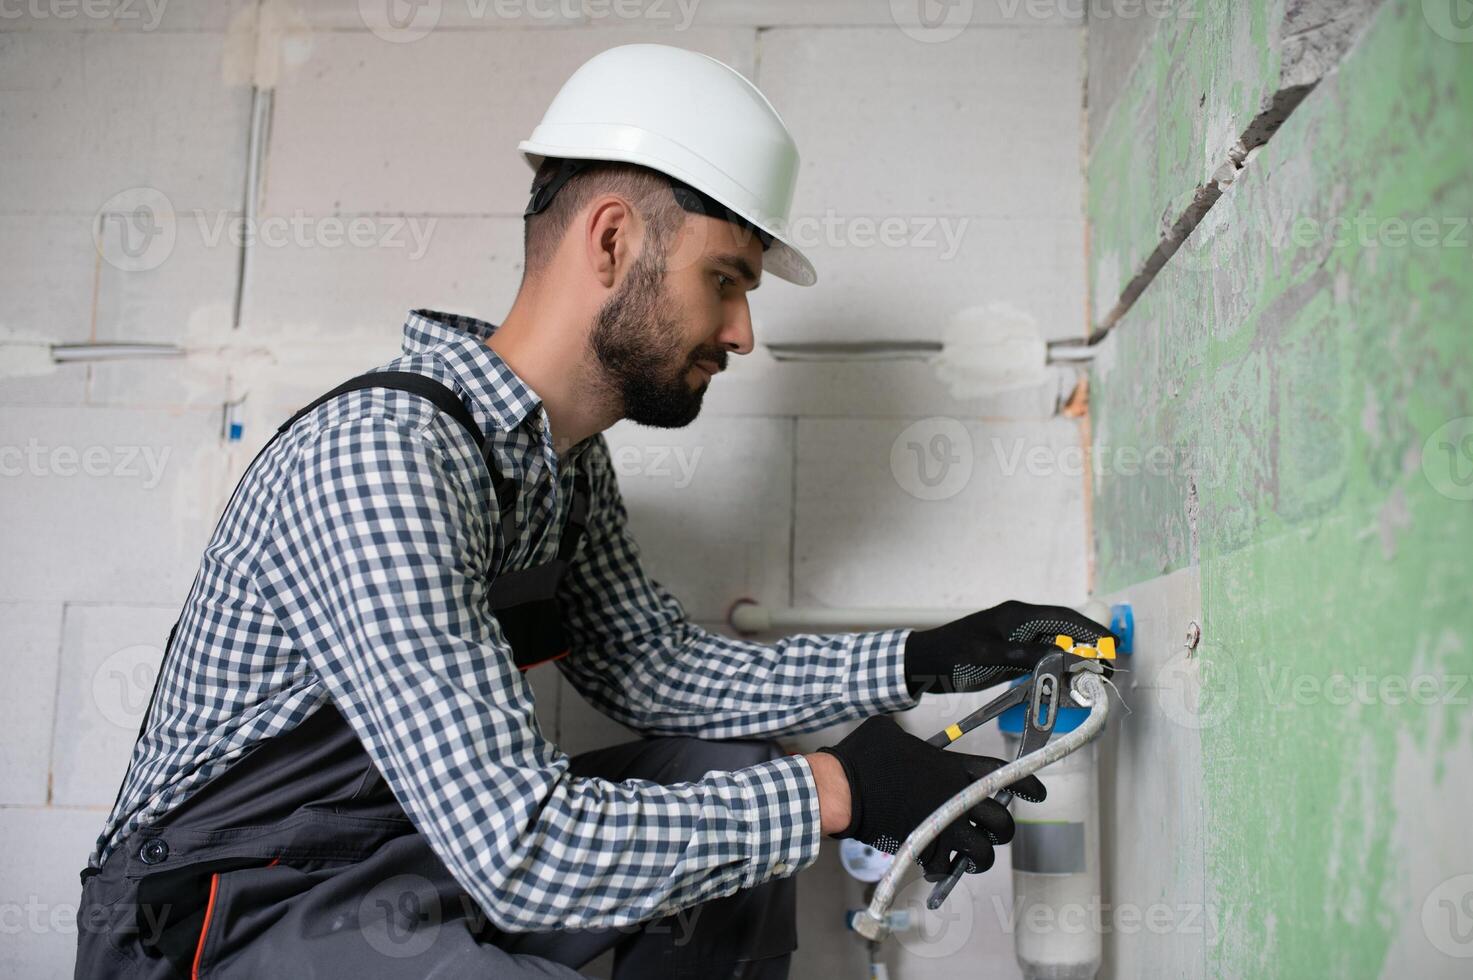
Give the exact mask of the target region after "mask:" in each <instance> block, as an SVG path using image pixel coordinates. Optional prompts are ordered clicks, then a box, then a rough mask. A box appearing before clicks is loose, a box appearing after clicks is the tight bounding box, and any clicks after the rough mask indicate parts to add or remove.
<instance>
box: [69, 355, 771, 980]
mask: <svg viewBox="0 0 1473 980" xmlns="http://www.w3.org/2000/svg"><path fill="white" fill-rule="evenodd" d="M373 386H379V387H393V388H400V389H403V390H406V391H411V392H414V393H416V394H420V395H423V396H424V397H426V398H430V399H431V400H433V401H434V402H435V404H436V405H437V406H438V407H439V408H441V409H442V410H443V411H445V412H446V413H448V414H450V415H452V416H453V417H454V418H455V419H456V420H457V421H458V422H460V423H461V424H462V425H463V426H465V427H466V428H467V430H468V431H469V432H470V433H471V434H472V436H473V437H474V438H475V439H476V444H477V445H483V444H484V442H483V438H482V434H481V432H480V430H479V427H477V426H476V424H475V421H474V418H473V417H472V416H471V413H470V411H469V409H467V408H466V406H465V404H464V402H462V401H461V400H460V398H459V397H458V396H457V395H456V394H455V393H454V392H453V391H451V390H450V389H449V388H446V387H445V386H443V385H441V384H439V383H438V382H436V381H433V380H432V379H430V378H427V377H424V376H422V375H418V374H412V373H406V372H375V373H370V374H366V375H362V376H360V377H358V378H354V379H351V380H350V381H348V382H346V383H344V384H343V385H341V386H339V387H338V388H336V389H334V390H333V391H331V392H328V393H327V394H326V395H323V396H322V397H321V398H319V399H317V400H316V401H314V402H313V403H312V404H311V405H309V406H307V407H306V408H304V409H302V411H300V412H298V413H297V414H296V415H294V416H292V418H291V419H289V420H288V421H287V422H286V423H285V424H283V425H282V426H281V427H280V428H279V429H278V430H277V433H276V435H280V434H281V433H283V432H285V431H286V430H287V429H289V428H290V427H291V425H292V424H293V423H295V422H296V421H297V419H299V418H301V417H302V416H303V415H305V414H306V413H307V412H309V411H311V410H312V409H313V408H316V407H317V406H318V405H320V404H321V403H322V402H324V401H326V400H328V399H329V398H334V397H337V396H338V395H341V394H344V393H346V392H348V391H353V390H357V389H360V388H364V387H373ZM275 437H276V436H273V437H272V438H273V439H274V438H275ZM268 445H269V443H268ZM262 451H263V452H264V449H263V450H262ZM258 458H259V457H258ZM493 477H494V479H495V487H496V493H497V499H498V505H499V506H500V508H501V510H502V512H503V513H506V512H508V511H509V509H510V507H511V504H512V502H513V501H514V497H512V496H511V495H512V494H513V493H514V492H515V484H512V483H511V481H504V480H502V479H501V478H500V475H499V474H495V473H494V470H493ZM508 484H510V485H508ZM588 493H589V489H588V483H587V479H586V477H585V476H584V475H583V474H581V473H580V474H579V475H578V477H577V479H576V480H575V489H574V495H573V500H572V503H571V506H570V508H569V517H568V522H567V525H566V528H565V530H564V532H563V536H562V539H561V540H560V542H559V545H558V552H557V557H556V558H555V559H553V560H552V561H549V562H547V563H545V564H543V565H539V566H536V567H534V568H529V569H524V570H520V571H517V572H511V573H507V574H504V575H501V576H499V577H498V578H497V580H496V581H495V582H493V583H492V587H491V590H490V593H489V601H490V604H491V606H492V608H493V609H494V610H495V612H496V616H497V619H498V621H499V623H500V625H501V627H502V630H503V632H504V634H505V635H506V637H507V639H508V641H509V642H510V644H511V646H512V652H513V659H514V661H515V662H516V665H517V666H518V667H519V668H521V669H523V670H526V669H529V668H530V667H533V666H535V665H537V664H539V663H544V662H546V661H548V660H551V659H555V658H556V657H557V656H560V655H561V654H563V653H566V652H567V642H566V639H565V634H564V631H563V628H562V623H561V617H560V615H559V612H558V606H557V600H556V598H555V593H556V590H557V587H558V583H559V582H560V580H561V579H562V576H563V574H564V573H565V572H566V570H567V568H568V565H569V563H570V562H571V560H572V558H573V554H574V552H575V551H576V550H577V547H578V543H579V540H580V538H581V535H582V533H583V528H584V524H585V520H586V515H587V510H588ZM177 629H178V624H177V623H176V624H175V630H174V631H171V632H170V634H169V642H168V643H167V644H166V646H165V650H164V656H165V657H167V656H168V655H169V650H170V648H172V646H173V639H174V636H175V632H176V631H177ZM160 676H162V670H161V671H160ZM154 693H155V696H156V695H157V686H155V692H154ZM149 710H150V711H151V710H152V701H150V705H149ZM147 724H148V712H145V714H144V728H141V729H140V736H141V734H142V732H143V730H145V729H146V726H147ZM778 754H779V751H778V749H777V748H776V746H774V745H773V744H772V743H770V742H763V741H731V742H703V741H698V740H695V739H685V738H667V739H651V740H645V741H641V742H634V743H626V744H624V745H619V746H614V747H612V748H609V749H604V750H599V751H596V752H592V753H587V754H585V755H581V756H578V757H575V758H574V760H573V762H572V766H571V767H570V772H571V773H572V774H573V775H575V776H600V777H603V778H607V779H614V780H616V781H618V780H623V779H630V778H640V779H653V780H656V781H659V782H662V783H667V784H668V783H673V782H680V781H684V780H689V779H698V778H700V776H701V774H703V773H704V772H706V771H708V770H711V769H723V770H728V771H730V770H735V769H739V768H743V767H745V766H749V765H755V764H758V763H761V762H764V761H767V760H769V759H772V758H776V757H777V755H778ZM82 882H83V894H82V902H81V904H80V906H79V908H78V915H77V918H78V947H77V948H78V952H77V966H76V974H75V975H76V977H78V978H79V980H80V978H94V977H127V978H149V980H155V978H157V980H163V978H177V977H188V978H193V977H201V978H207V977H216V978H221V980H233V978H247V977H251V978H254V977H263V978H265V977H270V978H275V977H281V978H292V980H296V978H309V977H310V978H353V980H369V978H376V977H394V978H398V977H406V978H407V977H416V978H418V977H457V978H458V977H507V978H520V977H575V976H578V974H577V973H575V972H574V970H573V969H572V967H578V966H581V965H583V964H584V963H585V962H587V961H588V960H590V959H592V958H594V957H595V956H597V955H598V954H599V953H601V952H603V951H604V950H606V949H609V948H613V947H615V946H618V947H619V950H620V952H619V960H620V962H619V966H618V968H617V969H618V975H619V976H620V977H626V976H627V977H651V978H654V977H667V976H668V977H686V976H690V977H697V976H699V977H702V978H703V980H714V978H715V977H722V976H732V977H749V978H756V977H762V978H764V980H765V978H774V977H784V976H786V973H787V961H788V955H787V954H789V953H790V952H791V951H792V950H793V949H794V948H795V947H796V944H797V943H796V935H795V927H794V887H793V884H794V883H793V880H792V879H791V878H789V879H781V880H774V881H769V882H766V883H764V884H762V885H759V886H757V887H756V888H753V889H749V890H747V891H744V892H740V893H738V894H736V895H732V896H728V897H727V898H723V899H718V900H716V901H713V902H708V903H706V904H705V905H702V906H698V907H697V908H696V909H693V910H688V911H687V912H686V913H683V914H682V915H679V916H675V917H672V918H671V919H668V920H658V921H656V922H653V923H646V924H643V926H642V927H639V928H636V927H629V928H626V929H621V930H613V929H607V930H583V931H576V932H575V931H570V932H562V933H557V932H554V933H535V934H507V933H502V932H500V931H499V930H498V929H497V928H496V927H495V926H494V925H493V924H491V923H490V922H489V921H488V919H487V917H486V916H485V914H484V912H483V911H482V910H481V909H480V907H479V906H478V905H477V904H476V903H475V902H474V900H473V899H472V898H471V897H470V895H469V894H468V893H466V892H465V890H464V889H463V888H461V886H460V885H459V884H458V883H457V882H456V881H455V879H454V878H453V877H452V876H451V875H450V873H449V871H448V869H447V868H446V867H445V865H444V863H443V862H442V861H441V860H440V859H439V857H438V856H437V855H436V854H435V853H434V852H433V851H432V850H431V848H430V846H429V844H428V842H427V841H426V839H425V838H424V837H423V835H421V834H420V833H419V832H418V830H417V829H416V828H415V826H414V825H413V823H412V822H411V821H410V818H409V817H408V815H407V814H406V813H405V812H404V810H403V808H402V807H401V806H400V805H399V803H398V801H397V800H396V799H395V798H394V796H393V793H392V792H391V791H390V790H389V788H388V784H387V783H386V782H385V781H384V779H383V777H382V775H381V774H380V772H379V770H378V768H377V767H376V766H375V765H374V764H373V762H372V760H371V759H370V758H369V756H368V754H367V752H365V751H364V749H363V747H362V745H361V743H360V742H359V741H358V738H357V736H356V735H354V734H353V731H352V729H351V728H350V727H349V726H348V724H347V722H346V721H345V720H344V719H343V717H342V715H341V714H340V713H339V712H338V710H337V709H336V707H334V706H333V704H332V703H331V702H330V701H329V702H327V703H325V704H324V705H322V706H321V707H320V708H318V709H317V710H316V711H314V712H313V713H312V714H311V715H310V716H309V717H308V718H307V719H306V720H304V721H303V722H302V723H301V724H300V725H298V726H297V727H296V728H294V729H292V730H291V731H289V732H285V733H283V734H281V735H278V736H275V737H273V738H269V739H265V740H263V741H262V742H260V743H258V744H257V745H256V746H254V747H253V748H251V749H250V750H248V751H247V752H246V753H245V754H244V755H242V756H241V758H240V759H238V760H237V761H236V762H234V763H233V764H232V765H231V766H230V768H229V769H227V770H226V771H225V772H224V773H223V774H221V775H219V776H217V777H215V778H213V779H211V780H210V781H209V782H208V783H206V784H205V785H204V786H203V787H201V788H200V789H199V790H197V791H196V792H195V793H194V794H193V795H191V796H190V797H189V798H188V799H186V800H185V801H184V802H183V803H182V804H180V805H179V806H177V807H175V808H174V809H173V810H171V811H169V812H168V813H166V814H165V815H164V816H163V817H161V818H160V819H159V820H158V821H156V822H154V823H153V824H151V825H149V826H146V827H143V828H140V829H139V830H137V831H135V832H134V833H133V834H131V835H130V836H129V837H128V838H127V839H126V840H124V841H122V842H120V843H119V844H118V845H117V846H116V847H115V848H114V849H113V851H112V852H111V853H110V854H109V855H108V859H107V861H105V862H104V864H103V866H102V867H101V868H100V869H92V868H89V869H86V870H84V871H83V872H82Z"/></svg>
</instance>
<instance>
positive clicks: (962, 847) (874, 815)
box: [818, 715, 1047, 881]
mask: <svg viewBox="0 0 1473 980" xmlns="http://www.w3.org/2000/svg"><path fill="white" fill-rule="evenodd" d="M818 751H820V752H827V753H829V754H830V755H832V756H835V757H836V758H837V759H838V760H839V762H840V764H841V765H843V767H844V775H845V776H847V777H848V779H849V809H850V820H849V826H848V827H846V828H844V829H843V830H841V831H839V832H838V833H837V834H833V835H831V836H833V837H836V838H841V839H842V838H845V837H853V838H854V839H855V840H858V841H861V842H863V843H865V844H868V845H869V846H870V847H873V848H874V849H875V850H877V851H884V852H885V853H887V854H894V853H895V852H896V851H898V850H899V849H900V845H901V843H902V842H903V841H904V840H905V838H907V837H909V836H910V832H911V831H913V830H915V829H916V827H917V826H918V825H919V824H920V823H921V821H922V820H925V819H926V818H927V817H929V816H930V815H931V814H932V813H933V812H934V811H935V809H936V808H937V807H939V806H940V805H941V804H943V803H945V802H946V801H947V800H949V799H951V797H953V796H955V795H956V794H957V793H960V792H961V791H962V790H963V789H965V788H966V787H967V786H968V785H969V784H971V783H974V782H976V781H977V780H979V779H981V778H982V777H983V776H986V775H987V774H988V773H990V772H992V771H993V770H994V769H997V768H999V767H1000V766H1003V765H1005V763H1004V762H1003V761H1002V760H1001V759H993V758H989V757H987V756H980V755H966V754H964V753H961V752H948V751H946V750H944V749H939V748H937V747H935V746H934V745H928V744H926V742H925V740H924V739H919V738H916V737H915V736H914V735H911V734H908V733H907V732H905V731H904V730H903V729H901V727H900V726H899V725H897V724H896V723H895V720H894V719H893V718H890V717H889V716H888V715H877V716H875V717H874V718H871V719H869V720H868V721H866V722H864V723H863V724H862V725H860V726H859V727H858V728H856V729H854V731H852V732H850V733H849V734H848V735H847V736H846V737H845V738H844V739H842V740H841V741H840V742H839V744H838V745H832V746H824V747H823V748H821V749H819V750H818ZM1011 788H1012V791H1013V793H1014V794H1016V795H1017V796H1021V797H1022V798H1023V799H1025V800H1029V801H1031V802H1035V803H1036V802H1038V801H1039V800H1042V799H1043V798H1044V797H1045V796H1046V795H1047V793H1046V791H1045V790H1044V788H1043V783H1041V782H1039V781H1038V779H1037V778H1035V777H1033V776H1027V777H1025V778H1023V779H1020V780H1019V781H1018V782H1016V783H1014V784H1013V786H1012V787H1011ZM1012 839H1013V817H1012V814H1010V813H1008V811H1007V808H1006V807H1004V806H1003V805H1002V804H1000V803H998V802H997V801H996V800H983V801H982V802H981V803H979V804H978V805H977V806H975V807H973V808H972V809H971V811H969V813H968V815H967V816H965V817H962V818H961V819H959V820H957V821H956V822H955V823H953V824H952V825H951V826H950V827H947V828H946V830H944V831H943V832H942V833H941V836H939V837H938V838H936V840H935V841H933V842H932V843H931V846H930V847H929V848H927V849H926V850H925V851H924V852H923V853H922V854H921V855H919V857H920V861H921V866H922V867H923V868H924V869H925V871H926V877H927V878H928V879H930V880H932V881H936V880H939V879H941V878H944V877H946V875H947V872H948V871H949V870H950V868H951V863H952V860H953V857H952V855H953V853H954V852H956V853H961V854H964V855H966V857H967V859H968V860H969V862H970V863H969V864H968V866H967V873H968V874H976V873H978V872H981V871H986V870H987V869H988V868H990V867H992V862H993V857H994V855H993V852H992V845H994V844H1006V843H1007V842H1008V841H1010V840H1012Z"/></svg>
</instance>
